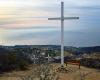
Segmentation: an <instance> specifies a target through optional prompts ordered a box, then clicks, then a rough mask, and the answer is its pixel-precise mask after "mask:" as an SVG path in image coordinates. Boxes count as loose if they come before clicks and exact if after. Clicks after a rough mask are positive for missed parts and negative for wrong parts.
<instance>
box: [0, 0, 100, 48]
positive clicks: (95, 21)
mask: <svg viewBox="0 0 100 80" xmlns="http://www.w3.org/2000/svg"><path fill="white" fill-rule="evenodd" d="M61 1H64V15H65V17H67V16H68V17H69V16H71V17H72V16H79V17H80V19H79V20H66V21H65V24H64V25H65V26H64V30H65V35H64V43H65V45H66V46H100V0H0V45H42V44H43V45H47V44H49V45H50V44H51V45H55V44H58V45H59V44H60V28H61V27H60V21H48V17H60V15H61V14H60V8H61Z"/></svg>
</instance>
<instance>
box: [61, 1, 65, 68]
mask: <svg viewBox="0 0 100 80" xmlns="http://www.w3.org/2000/svg"><path fill="white" fill-rule="evenodd" d="M63 65H64V3H63V2H61V66H63Z"/></svg>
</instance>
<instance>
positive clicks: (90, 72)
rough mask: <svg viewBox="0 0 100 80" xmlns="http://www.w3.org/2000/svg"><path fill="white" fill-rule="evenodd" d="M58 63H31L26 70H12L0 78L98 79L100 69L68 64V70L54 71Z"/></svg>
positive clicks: (27, 79)
mask: <svg viewBox="0 0 100 80" xmlns="http://www.w3.org/2000/svg"><path fill="white" fill-rule="evenodd" d="M59 66H60V64H55V63H54V64H51V65H31V66H30V68H29V70H26V71H13V72H9V73H4V74H0V80H99V79H100V71H99V70H96V69H91V68H86V67H81V69H78V66H76V65H68V66H67V70H68V72H65V73H60V72H56V69H57V67H59Z"/></svg>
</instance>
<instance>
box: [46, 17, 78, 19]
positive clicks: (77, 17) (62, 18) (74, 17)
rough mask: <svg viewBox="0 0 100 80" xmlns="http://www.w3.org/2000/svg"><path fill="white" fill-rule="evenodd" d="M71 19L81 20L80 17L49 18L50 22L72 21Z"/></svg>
mask: <svg viewBox="0 0 100 80" xmlns="http://www.w3.org/2000/svg"><path fill="white" fill-rule="evenodd" d="M70 19H79V17H64V18H61V17H58V18H48V20H70Z"/></svg>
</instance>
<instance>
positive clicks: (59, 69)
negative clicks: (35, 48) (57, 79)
mask: <svg viewBox="0 0 100 80" xmlns="http://www.w3.org/2000/svg"><path fill="white" fill-rule="evenodd" d="M56 70H57V72H61V73H66V72H68V70H67V69H66V67H64V66H63V65H62V66H60V67H58V68H57V69H56Z"/></svg>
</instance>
